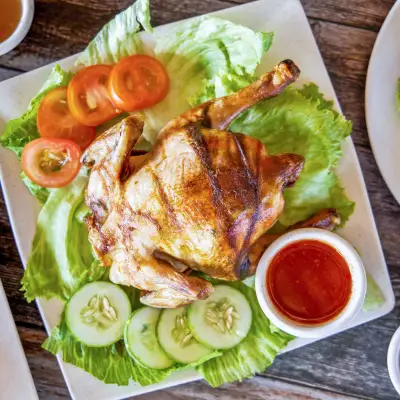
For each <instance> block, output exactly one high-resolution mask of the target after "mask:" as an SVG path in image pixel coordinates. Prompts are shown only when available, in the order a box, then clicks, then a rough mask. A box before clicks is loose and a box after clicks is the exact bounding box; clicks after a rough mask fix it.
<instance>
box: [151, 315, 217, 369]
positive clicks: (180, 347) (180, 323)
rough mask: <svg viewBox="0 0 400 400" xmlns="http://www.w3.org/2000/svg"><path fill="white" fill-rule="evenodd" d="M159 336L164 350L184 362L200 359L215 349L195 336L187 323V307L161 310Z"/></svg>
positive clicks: (158, 326)
mask: <svg viewBox="0 0 400 400" xmlns="http://www.w3.org/2000/svg"><path fill="white" fill-rule="evenodd" d="M157 338H158V342H159V343H160V346H161V347H162V348H163V350H164V351H165V352H166V353H167V354H168V355H169V356H170V357H171V358H173V359H174V360H176V361H178V362H180V363H182V364H191V363H194V362H196V361H199V360H200V359H201V358H203V357H204V356H206V355H207V354H210V353H212V352H213V351H214V350H213V349H211V348H209V347H206V346H204V345H202V344H201V343H199V342H198V341H197V340H196V339H195V338H194V337H193V335H192V333H191V332H190V329H189V326H188V323H187V307H181V308H176V309H169V310H163V311H162V312H161V316H160V319H159V320H158V325H157Z"/></svg>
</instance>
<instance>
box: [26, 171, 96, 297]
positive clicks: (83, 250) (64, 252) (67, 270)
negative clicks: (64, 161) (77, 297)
mask: <svg viewBox="0 0 400 400" xmlns="http://www.w3.org/2000/svg"><path fill="white" fill-rule="evenodd" d="M87 180H88V179H87V177H86V176H84V175H83V174H81V175H78V176H77V177H76V178H75V180H74V181H73V182H72V183H71V184H70V185H68V186H65V187H63V188H60V189H51V190H50V191H49V192H50V194H49V197H48V199H47V201H46V203H45V204H44V206H43V207H42V209H41V211H40V213H39V217H38V221H37V227H36V233H35V237H34V239H33V243H32V250H31V254H30V256H29V259H28V262H27V266H26V270H25V273H24V277H23V279H22V290H23V291H25V297H26V298H27V300H28V301H32V300H33V299H34V298H35V297H42V298H45V299H50V298H52V297H57V298H60V299H61V300H68V299H69V297H70V296H71V295H72V293H74V292H75V291H76V290H77V289H78V288H79V287H80V286H81V285H82V284H84V283H86V282H87V281H88V280H90V277H91V275H92V274H94V273H95V271H96V270H97V269H98V268H99V267H98V266H96V265H95V264H94V263H93V261H94V258H93V254H92V248H91V245H90V243H89V240H88V231H87V227H86V225H85V223H84V221H83V217H84V216H85V215H86V214H87V213H88V208H87V207H86V204H85V203H84V194H85V188H86V185H87ZM91 266H92V268H91ZM93 268H94V269H93Z"/></svg>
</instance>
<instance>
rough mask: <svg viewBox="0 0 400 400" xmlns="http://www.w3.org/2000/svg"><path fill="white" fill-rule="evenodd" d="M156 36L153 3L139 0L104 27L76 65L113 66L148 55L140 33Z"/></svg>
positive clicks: (147, 0)
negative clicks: (151, 7) (126, 59)
mask: <svg viewBox="0 0 400 400" xmlns="http://www.w3.org/2000/svg"><path fill="white" fill-rule="evenodd" d="M141 28H143V29H144V30H145V31H148V32H152V30H153V28H152V26H151V23H150V5H149V0H137V1H136V2H135V3H133V4H132V5H131V6H130V7H129V8H127V9H126V10H125V11H123V12H121V13H120V14H118V15H117V16H116V17H115V18H114V19H113V20H112V21H110V22H109V23H108V24H107V25H105V26H104V27H103V29H102V30H101V31H100V32H99V33H98V34H97V36H96V37H95V38H94V39H93V40H92V42H90V44H89V46H88V47H87V48H86V50H85V51H84V52H83V53H82V54H81V55H80V56H79V58H78V60H77V61H76V64H77V65H79V64H81V65H84V66H89V65H94V64H113V63H115V62H117V61H118V60H120V59H121V58H123V57H126V56H129V55H132V54H141V53H143V52H144V46H143V42H142V40H141V39H140V36H139V35H137V33H138V32H139V31H140V30H141Z"/></svg>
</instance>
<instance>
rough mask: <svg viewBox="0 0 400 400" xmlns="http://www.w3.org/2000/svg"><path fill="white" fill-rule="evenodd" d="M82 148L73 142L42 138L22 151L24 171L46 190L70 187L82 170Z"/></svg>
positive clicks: (30, 143)
mask: <svg viewBox="0 0 400 400" xmlns="http://www.w3.org/2000/svg"><path fill="white" fill-rule="evenodd" d="M81 155H82V151H81V149H80V147H79V146H78V145H77V144H76V143H75V142H72V141H71V140H67V139H59V138H51V139H50V138H49V139H47V138H40V139H36V140H33V141H32V142H29V143H28V144H27V145H26V146H25V147H24V150H23V151H22V156H21V163H22V169H23V170H24V172H25V174H26V175H27V176H28V178H29V179H30V180H31V181H32V182H34V183H36V184H38V185H39V186H42V187H46V188H58V187H61V186H65V185H68V183H70V182H71V181H72V180H73V179H74V178H75V177H76V175H77V174H78V172H79V170H80V168H81V162H80V158H81Z"/></svg>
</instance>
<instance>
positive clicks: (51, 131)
mask: <svg viewBox="0 0 400 400" xmlns="http://www.w3.org/2000/svg"><path fill="white" fill-rule="evenodd" d="M37 126H38V129H39V133H40V136H41V137H57V138H63V139H69V140H72V141H73V142H75V143H77V144H78V145H79V146H80V147H81V149H82V150H85V149H86V147H88V146H89V144H90V143H92V142H93V140H94V138H95V136H96V129H95V128H94V127H91V126H85V125H83V124H81V123H80V122H79V121H78V120H77V119H76V118H75V117H74V116H73V115H72V114H71V112H70V109H69V107H68V102H67V88H66V87H60V88H57V89H54V90H52V91H51V92H49V93H47V94H46V96H45V97H44V98H43V100H42V101H41V103H40V106H39V110H38V116H37Z"/></svg>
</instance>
